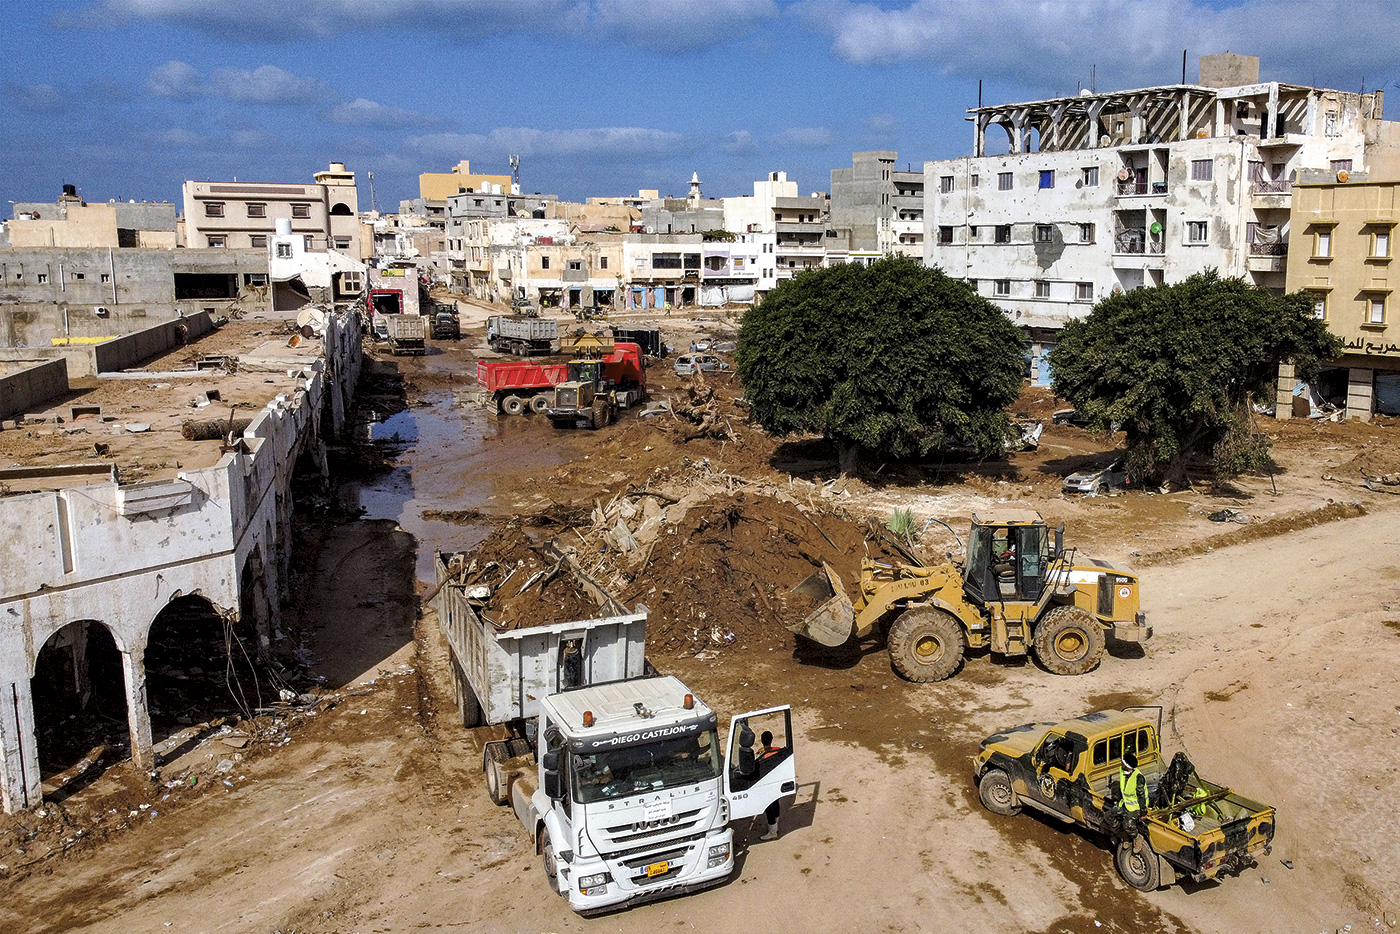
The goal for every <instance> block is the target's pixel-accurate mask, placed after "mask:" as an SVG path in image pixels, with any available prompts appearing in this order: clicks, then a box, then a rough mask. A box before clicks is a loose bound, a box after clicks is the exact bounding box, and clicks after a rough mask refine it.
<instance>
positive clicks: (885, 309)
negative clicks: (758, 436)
mask: <svg viewBox="0 0 1400 934" xmlns="http://www.w3.org/2000/svg"><path fill="white" fill-rule="evenodd" d="M1022 343H1023V338H1022V335H1021V333H1020V330H1019V329H1018V328H1017V327H1016V326H1014V325H1013V324H1011V323H1010V322H1009V321H1008V320H1007V318H1006V315H1005V314H1004V313H1003V312H1002V311H1001V310H1000V309H998V308H997V307H996V306H995V305H993V304H992V303H991V302H989V301H987V300H986V299H984V298H980V297H979V296H978V295H977V294H976V292H974V291H973V290H972V289H971V288H969V287H968V286H967V284H966V283H964V282H961V281H959V280H956V279H950V278H949V277H948V276H945V275H944V274H943V273H942V271H940V270H937V269H929V268H927V267H925V266H924V265H923V264H922V263H919V262H918V261H917V260H913V259H910V258H907V257H887V258H885V259H882V260H879V261H878V262H876V263H874V264H872V265H870V266H864V265H861V264H859V263H849V264H845V265H840V266H831V267H828V268H825V269H817V270H812V271H810V272H804V273H801V274H799V275H798V276H796V277H795V278H793V279H791V280H789V281H787V282H784V283H783V284H781V285H779V286H778V287H777V288H776V289H774V290H773V291H772V292H770V293H769V294H768V296H767V297H766V298H765V299H764V300H763V302H762V303H761V304H759V305H757V306H756V307H754V308H753V309H751V310H750V311H749V312H748V313H746V314H745V315H744V320H743V324H742V325H741V327H740V329H739V349H738V352H737V354H736V360H737V363H738V373H739V379H740V381H741V382H742V383H743V386H744V395H745V397H746V398H747V399H748V401H749V403H750V410H749V411H750V415H749V419H750V421H752V422H754V423H756V424H759V425H761V426H763V427H764V428H765V429H767V430H768V431H770V432H772V433H774V434H776V435H778V436H783V435H787V434H791V433H803V432H813V433H817V434H821V435H823V436H825V437H826V438H828V439H830V440H831V441H833V442H835V443H836V445H837V449H838V451H839V452H840V456H841V469H842V471H843V472H849V471H850V470H851V469H852V468H853V467H854V465H855V459H856V454H857V452H859V451H862V450H863V451H866V452H872V453H878V454H881V455H885V456H891V457H908V456H915V455H923V454H928V453H929V452H931V451H934V450H937V449H939V448H946V447H948V446H949V445H951V444H953V443H961V444H969V445H971V446H972V447H973V448H974V449H976V450H977V451H978V452H979V453H980V454H982V455H986V456H991V455H995V454H999V453H1000V452H1001V451H1002V450H1003V448H1004V445H1005V442H1006V437H1007V432H1008V430H1009V419H1008V417H1007V414H1006V412H1005V407H1006V406H1007V405H1009V404H1010V403H1011V402H1012V401H1014V400H1015V399H1016V396H1017V395H1018V393H1019V392H1020V390H1021V373H1022V370H1023V367H1024V363H1023V358H1022V356H1021V346H1022Z"/></svg>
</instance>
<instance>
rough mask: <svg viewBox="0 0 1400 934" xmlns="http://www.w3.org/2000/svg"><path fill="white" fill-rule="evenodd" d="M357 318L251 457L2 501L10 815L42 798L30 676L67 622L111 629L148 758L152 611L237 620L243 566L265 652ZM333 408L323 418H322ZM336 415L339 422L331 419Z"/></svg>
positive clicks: (2, 778) (142, 763) (351, 315)
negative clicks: (214, 613)
mask: <svg viewBox="0 0 1400 934" xmlns="http://www.w3.org/2000/svg"><path fill="white" fill-rule="evenodd" d="M360 347H361V341H360V331H359V317H358V315H357V314H356V313H355V312H353V311H342V312H340V313H339V314H336V315H334V316H332V319H331V321H330V322H329V324H328V326H327V332H326V340H325V343H324V348H325V351H324V354H322V355H320V356H316V357H312V356H307V357H306V359H305V360H304V361H303V362H302V364H301V366H300V370H299V372H300V376H298V377H297V378H296V380H295V388H294V389H292V390H291V391H290V392H283V393H281V394H279V395H278V396H277V398H275V399H273V400H272V401H271V402H269V403H268V404H267V406H266V407H265V408H264V409H263V410H262V411H261V412H260V413H259V414H258V416H257V417H256V418H255V419H254V421H253V423H252V424H251V425H249V427H248V429H247V430H246V431H245V432H244V438H245V439H247V440H246V442H245V444H246V446H247V450H246V451H241V450H240V451H234V452H232V453H229V454H226V455H225V456H224V457H223V458H222V459H221V460H220V461H219V463H218V464H216V465H215V466H213V467H210V468H207V469H203V470H192V471H182V472H180V473H179V474H178V475H177V476H176V477H175V478H173V479H169V480H161V481H154V482H151V483H144V484H133V485H129V486H125V487H124V486H120V485H118V484H117V483H114V482H108V483H100V484H92V485H89V486H85V487H81V488H72V489H65V490H59V491H51V492H42V493H31V494H27V495H21V496H13V497H6V498H5V499H3V500H0V524H4V525H5V527H7V528H11V527H12V528H13V529H14V533H13V534H12V535H10V536H8V537H7V538H6V539H4V540H3V541H0V568H3V569H4V570H3V573H0V697H3V698H5V699H6V700H7V702H6V703H3V704H0V798H2V799H3V805H4V809H5V810H6V811H9V812H13V811H16V810H20V809H23V808H27V807H31V806H34V805H36V804H38V803H39V801H40V800H41V791H40V771H39V756H38V748H37V746H36V738H35V735H34V710H33V698H32V694H31V681H30V679H31V678H32V677H33V675H34V671H35V663H36V661H37V659H38V655H39V652H40V650H41V649H42V648H43V646H44V644H45V643H46V642H47V641H48V640H49V638H50V637H51V636H53V635H54V634H55V633H56V632H58V631H59V630H60V629H62V628H63V627H64V626H66V625H67V624H68V623H70V622H74V621H78V620H93V621H97V622H99V623H101V624H102V625H105V626H106V627H107V628H108V630H109V631H110V632H111V633H112V636H113V638H114V640H115V642H116V645H117V648H118V650H119V652H120V653H121V656H122V662H123V669H124V672H125V675H126V694H127V714H128V720H129V727H130V732H131V749H132V758H133V760H134V761H135V762H136V764H137V765H138V766H139V767H140V768H142V769H150V768H152V767H153V766H154V755H153V752H152V748H151V727H150V718H149V715H148V709H147V700H146V687H145V684H146V677H145V666H144V656H145V650H146V642H147V639H148V637H149V634H150V628H151V625H152V623H153V622H154V620H155V618H156V616H157V615H158V614H159V612H160V610H161V609H162V608H164V607H165V605H166V604H168V603H169V602H170V601H171V600H172V599H174V598H175V597H177V596H180V595H191V594H195V595H199V596H202V597H204V598H205V599H207V600H208V601H209V602H210V603H211V604H212V605H213V607H214V608H215V609H216V610H218V612H219V613H220V614H221V615H224V616H228V617H236V616H237V615H238V613H239V608H240V604H242V603H245V602H247V601H245V600H244V599H243V597H245V596H246V595H244V594H242V593H241V592H240V578H241V575H242V573H243V569H244V568H245V567H248V568H252V569H255V571H256V572H257V581H256V585H257V587H256V593H257V594H262V595H265V597H266V599H265V600H264V601H263V603H262V605H258V604H257V602H256V601H255V602H254V603H253V612H254V613H255V614H256V616H257V620H256V624H257V625H256V628H257V631H258V633H259V638H260V641H262V642H263V647H265V646H266V640H267V637H268V634H269V633H270V632H271V631H272V629H273V628H274V627H275V624H276V618H277V614H278V607H277V597H278V595H279V594H281V593H282V591H284V590H285V581H286V570H287V562H288V558H289V554H290V553H289V548H290V542H291V527H290V522H291V504H292V497H291V490H290V483H291V476H292V471H293V467H294V465H295V463H296V461H297V458H298V456H299V455H300V454H301V453H303V452H306V451H308V450H309V451H310V452H311V453H313V455H315V459H316V460H317V461H318V462H320V463H324V450H323V447H322V431H323V430H330V431H335V430H338V429H343V427H344V417H345V412H346V410H347V407H348V400H349V398H350V393H351V392H352V391H353V380H354V378H355V377H356V376H357V375H358V372H359V366H360V359H359V357H360ZM326 413H330V414H331V415H332V424H331V425H324V424H323V416H324V414H326ZM337 423H338V424H337Z"/></svg>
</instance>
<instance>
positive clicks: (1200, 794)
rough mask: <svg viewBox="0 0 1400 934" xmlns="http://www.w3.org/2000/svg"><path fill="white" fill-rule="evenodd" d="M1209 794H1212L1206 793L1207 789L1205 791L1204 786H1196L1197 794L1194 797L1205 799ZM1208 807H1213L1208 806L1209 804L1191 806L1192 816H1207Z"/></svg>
mask: <svg viewBox="0 0 1400 934" xmlns="http://www.w3.org/2000/svg"><path fill="white" fill-rule="evenodd" d="M1208 794H1210V792H1208V791H1206V789H1205V787H1204V786H1202V785H1197V786H1196V794H1195V795H1194V797H1196V798H1204V797H1206V796H1207V795H1208ZM1207 807H1212V805H1208V804H1193V805H1191V813H1192V814H1195V815H1196V816H1197V817H1205V816H1206V808H1207Z"/></svg>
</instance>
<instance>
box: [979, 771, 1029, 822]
mask: <svg viewBox="0 0 1400 934" xmlns="http://www.w3.org/2000/svg"><path fill="white" fill-rule="evenodd" d="M977 797H979V798H981V799H982V806H983V807H985V808H986V809H987V810H989V811H991V812H992V813H993V814H1000V815H1002V816H1003V817H1015V816H1016V815H1017V814H1020V813H1021V804H1020V800H1021V799H1020V798H1018V797H1016V789H1015V788H1012V787H1011V778H1010V776H1008V775H1007V774H1006V773H1005V772H1003V771H1002V770H1001V769H988V770H987V771H985V772H983V773H982V778H981V779H980V780H979V781H978V782H977Z"/></svg>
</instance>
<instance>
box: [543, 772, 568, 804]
mask: <svg viewBox="0 0 1400 934" xmlns="http://www.w3.org/2000/svg"><path fill="white" fill-rule="evenodd" d="M544 794H545V797H546V798H548V799H549V800H551V801H558V800H559V799H561V798H563V797H564V781H563V778H562V776H560V774H559V773H558V772H556V771H554V770H553V769H547V770H546V771H545V773H544Z"/></svg>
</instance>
